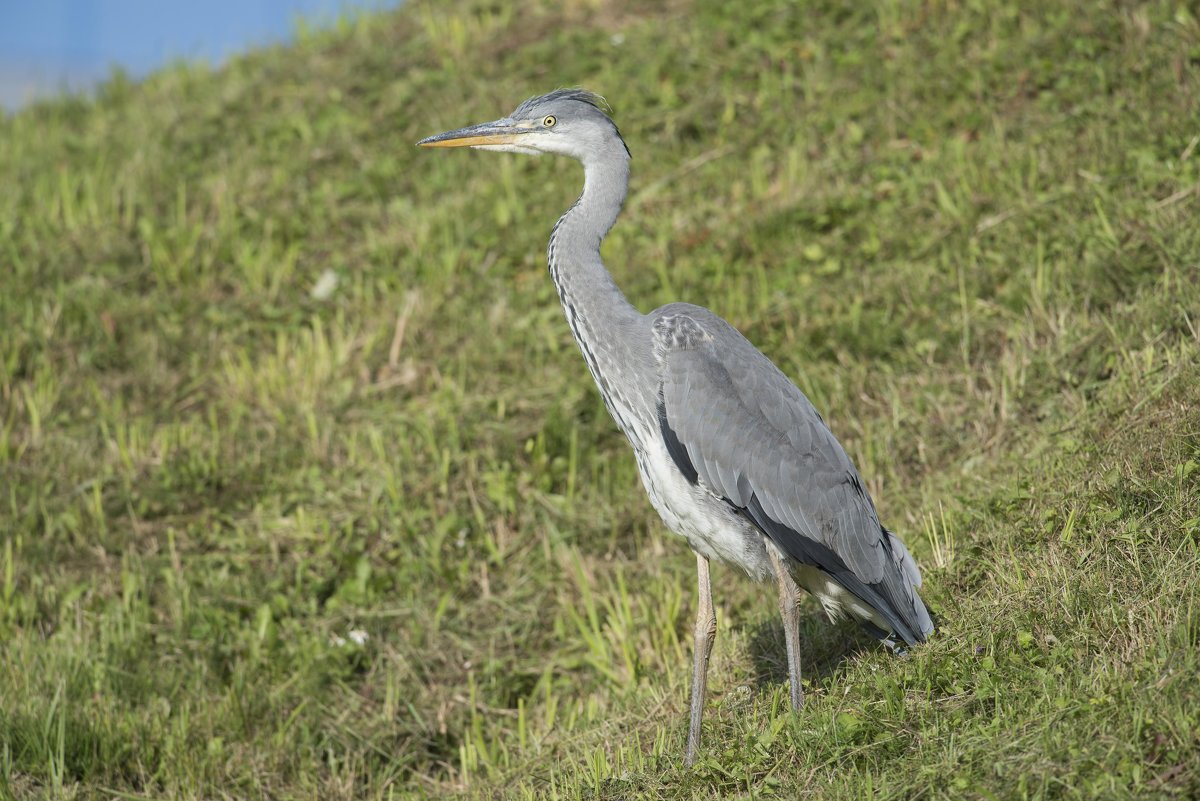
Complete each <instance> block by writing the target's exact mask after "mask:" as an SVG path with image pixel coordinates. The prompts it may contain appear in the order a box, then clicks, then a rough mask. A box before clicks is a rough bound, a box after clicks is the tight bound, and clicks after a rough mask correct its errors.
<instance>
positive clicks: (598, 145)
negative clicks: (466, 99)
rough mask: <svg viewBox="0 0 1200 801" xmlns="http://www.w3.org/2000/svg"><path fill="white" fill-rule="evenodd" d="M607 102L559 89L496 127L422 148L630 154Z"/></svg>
mask: <svg viewBox="0 0 1200 801" xmlns="http://www.w3.org/2000/svg"><path fill="white" fill-rule="evenodd" d="M606 106H607V104H606V103H605V102H604V98H602V97H600V96H599V95H594V94H592V93H591V92H585V91H583V90H582V89H556V90H555V91H553V92H551V93H550V94H548V95H542V96H540V97H531V98H529V99H528V100H526V101H525V102H524V103H522V104H521V105H519V106H517V108H516V110H515V111H513V113H512V114H509V115H508V116H507V117H504V118H502V119H498V120H495V121H493V122H485V123H482V124H480V125H470V126H468V127H466V128H459V129H458V130H455V131H447V132H446V133H440V134H435V135H434V136H429V137H426V138H425V139H422V140H421V141H420V142H417V144H418V145H420V146H421V147H473V148H477V149H479V150H500V151H504V152H508V153H526V154H529V155H532V156H538V155H541V154H542V153H555V154H558V155H561V156H570V157H572V158H575V159H578V160H579V161H582V162H585V163H586V162H587V161H588V159H589V158H591V157H594V156H598V155H601V154H604V153H607V152H610V151H613V150H614V149H616V150H617V151H619V152H622V153H623V155H624V156H625V157H626V158H628V156H629V151H628V150H627V149H626V148H625V142H624V141H623V140H622V139H621V134H620V133H619V132H618V131H617V126H616V125H614V124H613V121H612V120H611V119H609V117H608V115H607V114H606V113H605V112H604V108H605V107H606Z"/></svg>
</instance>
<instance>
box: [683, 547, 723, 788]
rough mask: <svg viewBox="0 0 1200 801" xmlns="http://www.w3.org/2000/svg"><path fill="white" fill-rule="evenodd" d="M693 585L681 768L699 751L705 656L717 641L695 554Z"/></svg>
mask: <svg viewBox="0 0 1200 801" xmlns="http://www.w3.org/2000/svg"><path fill="white" fill-rule="evenodd" d="M696 573H697V583H698V584H699V588H700V604H699V607H698V608H697V609H696V630H695V633H694V644H695V652H694V654H693V658H694V659H695V661H694V662H693V664H692V718H691V724H690V725H689V726H688V741H687V755H686V756H685V757H684V758H683V763H684V764H685V765H688V766H691V765H693V764H695V762H696V753H697V752H698V751H699V750H700V719H701V718H702V717H703V716H704V695H705V691H706V689H707V687H708V655H709V654H710V653H712V647H713V640H715V639H716V638H717V616H716V614H714V613H713V604H712V583H711V582H710V581H709V578H708V559H706V558H705V557H703V556H701V555H700V554H696Z"/></svg>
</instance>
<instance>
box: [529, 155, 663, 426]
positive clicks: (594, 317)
mask: <svg viewBox="0 0 1200 801" xmlns="http://www.w3.org/2000/svg"><path fill="white" fill-rule="evenodd" d="M583 167H584V183H583V194H582V195H580V196H579V200H578V201H576V202H575V205H574V206H572V207H571V208H570V209H568V210H567V212H566V214H564V215H563V216H562V217H561V218H559V221H558V223H557V224H556V225H555V226H554V231H553V233H552V234H551V235H550V247H549V253H548V256H549V262H550V276H551V278H553V279H554V285H555V287H556V288H557V289H558V297H559V300H561V301H562V306H563V311H564V313H565V314H566V317H567V323H568V324H569V325H570V326H571V333H572V334H573V335H574V337H575V341H576V342H577V343H578V344H579V349H580V350H581V351H582V352H583V358H584V360H585V361H586V362H587V365H588V369H589V370H590V371H591V373H592V377H593V378H595V380H596V385H597V387H599V389H600V394H601V396H603V398H604V403H605V405H606V406H607V407H608V410H609V412H610V413H611V414H612V416H613V418H614V419H615V420H616V421H617V424H618V425H619V426H620V427H621V428H622V429H623V430H624V431H625V433H626V434H628V435H629V436H630V437H631V438H634V437H635V436H636V435H637V434H638V432H639V431H640V429H641V428H642V426H640V425H634V423H635V419H634V418H641V417H644V416H645V410H644V408H643V407H644V406H645V404H644V402H643V401H642V399H641V398H640V397H638V396H637V395H636V393H631V392H629V391H622V389H621V386H619V384H624V385H626V386H628V385H629V383H630V382H629V381H628V379H631V378H632V376H631V375H630V373H631V372H634V371H636V370H637V369H638V368H639V367H640V366H641V365H643V364H644V363H645V358H644V357H645V356H646V355H647V354H642V353H641V352H639V350H638V349H639V347H640V344H639V343H640V340H641V338H640V337H638V336H636V333H637V332H636V331H635V330H634V326H635V325H636V323H637V322H638V321H639V320H640V319H641V317H642V315H641V313H640V312H638V310H637V309H635V308H634V307H633V306H632V305H631V304H630V303H629V301H627V300H626V299H625V296H624V295H623V294H621V290H620V289H619V288H617V285H616V283H614V282H613V279H612V276H611V275H609V272H608V270H607V269H606V268H605V267H604V262H603V261H601V259H600V243H601V241H603V239H604V236H605V235H606V234H607V233H608V231H609V229H610V228H612V226H613V223H614V222H616V219H617V215H618V214H619V213H620V211H621V204H622V203H623V202H624V201H625V193H626V191H627V190H628V187H629V155H628V152H627V151H626V150H625V145H624V143H622V142H621V141H620V140H619V139H618V140H616V141H615V142H614V143H613V147H612V148H610V149H608V150H606V151H605V152H603V153H601V154H600V155H598V156H597V157H595V158H593V159H589V160H588V161H586V162H585V163H584V165H583ZM618 377H619V378H623V379H626V380H625V381H620V382H618V381H616V379H617V378H618ZM635 429H637V431H635Z"/></svg>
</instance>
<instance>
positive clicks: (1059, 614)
mask: <svg viewBox="0 0 1200 801" xmlns="http://www.w3.org/2000/svg"><path fill="white" fill-rule="evenodd" d="M577 84H578V85H584V86H587V87H589V88H593V89H595V90H598V91H601V92H603V93H605V94H606V95H607V96H608V98H609V100H610V101H611V102H612V104H613V105H614V107H615V108H616V119H617V121H618V123H619V124H620V126H621V129H622V131H623V132H624V134H625V136H626V138H627V139H628V140H629V143H630V148H631V150H632V151H633V154H634V163H633V169H634V178H633V186H632V191H631V197H630V201H629V203H628V205H627V213H626V215H625V217H624V220H623V222H621V223H619V224H618V227H617V228H616V229H615V230H614V232H613V235H612V237H611V239H610V241H609V243H608V244H607V245H606V257H607V259H608V261H609V264H610V265H611V266H612V268H613V270H614V272H615V274H616V275H617V277H618V280H619V281H620V283H621V284H622V286H623V287H624V288H625V289H626V291H627V294H628V295H629V296H630V297H631V298H632V299H633V300H634V301H635V302H636V303H637V304H638V305H639V306H640V307H642V308H643V309H649V308H652V307H653V306H655V305H658V304H660V303H663V302H666V301H669V300H675V299H687V300H691V301H693V302H697V303H702V304H704V305H707V306H709V307H710V308H713V309H714V310H715V311H717V312H718V313H720V314H722V315H724V316H726V317H727V318H728V319H730V320H731V321H732V322H733V323H734V324H736V325H737V326H739V327H740V328H741V329H742V330H743V331H744V332H745V333H746V334H747V335H748V336H749V337H750V338H751V339H752V340H753V341H755V342H756V343H757V344H758V345H759V346H760V347H761V348H762V349H763V350H764V351H765V352H766V353H767V354H768V355H769V356H771V357H772V358H773V359H774V360H776V362H777V363H778V364H779V365H780V366H781V367H782V368H783V369H784V370H785V371H786V372H787V373H788V374H789V375H791V376H793V377H794V378H795V379H796V380H797V381H798V382H799V383H800V385H801V386H802V387H803V388H804V389H805V390H806V392H808V394H809V395H810V397H811V398H812V399H813V401H814V403H816V405H817V406H818V407H819V408H820V409H822V410H823V411H825V412H826V413H827V415H826V416H827V419H828V420H829V421H830V423H831V426H832V427H833V429H834V431H835V432H836V433H837V434H838V435H839V437H840V438H841V439H842V441H843V443H845V445H846V446H847V448H848V450H849V451H850V452H851V454H852V455H853V457H854V458H855V460H856V462H857V463H858V465H859V467H860V469H861V471H862V473H863V475H864V477H865V478H866V480H867V481H868V482H869V484H870V489H871V490H872V492H873V493H874V495H875V497H876V498H877V500H878V503H879V505H880V511H881V514H882V516H883V518H884V519H885V520H886V521H887V522H888V523H889V525H891V526H892V527H894V528H896V529H897V530H899V531H900V532H901V533H902V535H903V536H904V537H905V539H906V541H907V542H908V543H909V545H910V547H911V548H912V550H913V551H914V553H915V554H916V556H917V558H918V561H919V562H920V563H921V564H922V565H923V567H924V572H925V579H926V584H925V590H924V594H925V596H926V598H927V600H928V601H929V602H930V604H931V605H932V606H933V607H934V608H935V609H937V610H938V611H939V613H940V616H941V629H940V632H939V634H938V636H937V637H935V638H934V639H933V640H932V641H931V642H930V643H928V645H926V646H924V647H922V648H920V649H917V650H915V651H914V652H913V653H912V655H911V657H910V658H908V659H894V658H891V657H889V655H888V654H887V653H886V652H884V651H882V650H881V649H879V648H877V647H875V646H874V645H873V644H872V643H870V642H869V641H868V640H867V639H865V638H864V637H862V636H861V635H860V634H859V633H858V632H857V631H856V630H854V629H853V628H851V627H846V626H830V625H828V624H827V623H826V622H825V621H824V620H822V619H821V618H820V615H819V612H818V610H817V609H816V607H815V605H811V604H810V605H808V606H806V607H805V620H804V623H803V632H802V636H803V640H804V645H805V654H804V663H805V669H806V671H807V674H806V689H807V692H808V698H809V702H808V705H807V706H806V707H805V709H804V710H803V711H802V712H801V713H799V714H796V715H792V714H789V713H788V712H787V709H786V707H787V699H786V688H785V686H784V683H783V671H784V667H783V662H784V656H783V645H782V637H781V631H780V629H779V627H778V624H777V623H776V622H775V613H774V600H773V593H771V592H768V591H767V590H766V589H765V588H763V587H761V586H756V585H752V584H750V583H749V582H747V581H745V580H743V579H741V578H739V577H738V576H735V575H733V574H732V573H731V572H730V571H729V570H727V569H724V568H720V567H718V568H716V571H715V576H716V584H717V586H718V598H717V603H718V625H719V633H718V639H717V645H716V648H715V651H714V665H713V671H712V676H711V684H710V688H711V694H712V700H711V702H710V705H709V707H708V710H707V717H706V728H705V740H704V747H703V758H702V761H701V763H700V764H699V766H698V767H697V769H695V770H690V771H689V770H684V769H683V768H682V766H681V764H680V756H681V754H682V751H683V743H684V737H685V734H686V721H685V718H684V713H685V709H686V703H687V682H688V670H689V664H690V644H689V636H688V635H689V632H690V628H691V619H692V613H693V609H694V602H695V601H694V597H693V585H692V582H693V580H694V579H693V575H692V571H693V561H692V558H691V556H690V554H689V553H688V552H687V549H686V548H685V547H684V545H683V544H682V543H681V542H679V541H677V540H676V539H674V538H673V537H672V536H671V535H669V534H668V533H666V532H665V531H664V530H663V528H662V526H661V525H660V524H659V522H658V521H657V520H656V518H655V515H654V513H653V511H652V510H651V508H650V506H649V504H648V503H647V502H646V501H645V499H644V498H643V497H642V492H641V488H640V484H639V482H638V479H637V475H636V468H635V465H634V463H633V459H632V458H631V456H630V454H629V452H628V449H627V446H626V445H625V443H624V442H623V441H622V439H621V437H620V435H619V433H617V432H616V430H615V427H614V426H613V424H612V423H611V421H609V420H608V418H607V416H606V414H605V412H604V409H603V406H602V404H601V402H600V400H599V397H598V395H597V393H596V392H595V390H594V389H593V388H592V386H591V382H590V380H589V378H588V376H587V373H586V370H585V369H584V367H583V363H582V360H581V359H580V358H579V356H578V354H577V353H576V352H575V349H574V346H573V344H572V342H571V340H570V337H569V333H568V331H567V327H566V326H565V325H564V324H563V321H562V319H561V312H560V311H559V309H558V307H557V305H556V298H555V295H554V291H553V288H552V286H551V284H550V281H549V279H548V277H547V276H546V275H545V267H544V247H545V241H546V238H547V235H548V231H549V228H550V225H551V224H552V223H553V221H554V219H555V218H556V216H557V214H558V213H560V212H561V210H562V209H563V208H565V207H566V205H567V204H569V203H570V202H571V200H573V198H574V196H575V193H576V192H577V191H578V188H579V185H580V175H579V172H578V170H577V169H576V168H574V167H573V166H569V165H565V164H563V163H559V162H556V161H554V160H551V159H539V160H532V159H523V158H518V157H508V156H495V155H490V154H476V153H453V154H437V153H427V152H418V151H417V150H416V149H415V148H414V147H413V146H412V143H413V142H414V141H416V140H417V139H418V138H420V137H421V136H424V135H427V134H429V133H433V132H436V131H439V130H445V129H447V128H451V127H457V126H459V125H463V124H467V123H470V122H475V121H481V120H486V119H492V118H494V117H496V116H498V115H500V114H502V113H504V112H506V111H508V110H509V109H510V108H511V107H512V106H514V105H515V104H516V103H517V102H519V101H520V100H522V99H524V98H525V97H527V96H529V95H532V94H537V93H539V92H542V91H546V90H548V89H550V88H553V87H556V86H562V85H577ZM1198 119H1200V22H1198V21H1197V18H1196V16H1195V15H1194V12H1191V11H1189V10H1188V7H1187V5H1186V4H1180V3H1171V2H1147V3H1123V4H1117V5H1112V4H1098V3H1090V2H1085V1H1084V0H1059V2H1055V3H1051V4H1044V3H1042V4H1038V3H1023V4H1010V5H1006V6H1004V7H995V6H994V5H993V4H986V3H978V2H972V1H971V0H966V1H965V2H959V1H957V0H950V1H949V2H885V3H880V4H861V5H853V4H849V5H847V4H836V3H825V2H819V1H816V2H806V3H803V4H774V3H765V2H756V3H752V4H729V3H719V2H707V1H705V2H694V3H684V2H673V3H668V4H657V3H648V2H639V1H638V0H630V1H629V2H617V1H616V0H613V1H612V2H608V1H607V0H589V1H585V0H573V1H572V2H568V3H565V4H563V5H562V6H561V7H558V6H549V5H547V6H540V5H533V4H527V3H522V4H519V5H515V6H513V7H508V6H504V5H495V4H488V3H483V2H474V1H473V0H455V1H454V2H450V3H432V2H416V1H414V2H409V3H406V4H405V6H404V8H403V9H401V10H399V11H398V12H395V13H392V14H385V15H368V16H363V17H361V18H358V19H354V20H345V21H343V23H342V24H341V25H340V26H339V27H338V28H337V29H336V30H333V31H329V32H314V31H310V30H304V31H302V32H301V36H300V40H299V41H298V43H297V44H296V45H294V46H292V47H287V48H274V49H269V50H264V51H260V52H255V53H251V54H249V55H247V56H245V57H243V58H239V59H236V60H234V61H232V62H231V63H230V64H228V65H227V66H225V67H224V68H222V69H220V70H217V71H213V70H211V69H209V68H206V67H203V66H189V65H178V66H175V67H172V68H170V69H167V70H164V71H162V72H160V73H157V74H155V75H153V76H151V77H150V78H149V79H147V80H146V81H144V82H141V83H133V82H131V81H129V80H128V79H125V78H123V77H121V76H119V75H118V76H115V77H114V78H113V79H112V80H110V81H109V82H108V83H107V84H106V85H105V86H104V87H102V88H101V90H100V91H99V93H98V95H97V96H96V98H94V99H86V98H79V97H76V98H64V99H61V100H55V101H51V102H45V103H41V104H38V105H35V106H33V107H30V108H28V109H26V110H24V111H22V112H20V113H18V114H15V115H11V116H9V117H7V118H3V119H0V185H3V186H4V187H5V190H4V191H3V192H0V278H2V281H3V291H2V292H0V323H2V327H3V335H2V336H0V654H2V656H0V796H7V797H13V798H55V799H57V798H64V799H112V798H177V799H216V798H254V799H290V798H321V799H342V798H346V799H349V798H365V799H385V798H393V797H445V796H461V797H465V798H496V797H513V798H560V799H565V798H631V797H637V798H663V799H674V798H705V797H712V796H716V795H720V796H728V797H742V798H758V797H771V796H775V797H780V798H795V797H798V796H800V795H801V794H804V796H805V797H813V798H825V799H850V798H854V799H861V798H953V799H958V798H972V799H975V798H978V799H992V798H1039V799H1040V798H1048V799H1049V798H1055V799H1057V798H1139V799H1142V798H1172V797H1174V798H1183V797H1194V796H1196V795H1197V794H1200V740H1198V736H1197V727H1196V723H1195V721H1196V715H1197V710H1198V709H1200V697H1198V691H1197V685H1196V681H1195V677H1196V675H1197V671H1198V670H1200V599H1198V598H1197V589H1196V588H1197V586H1200V500H1198V498H1200V467H1198V465H1200V411H1197V410H1198V409H1200V358H1198V356H1197V354H1198V345H1200V278H1198V276H1200V269H1198V268H1200V263H1198V262H1200V259H1198V254H1200V226H1198V225H1197V224H1196V220H1197V218H1198V217H1197V214H1198V211H1200V189H1198V185H1200V144H1198V143H1200V127H1198V125H1197V122H1196V121H1197V120H1198ZM333 281H336V286H334V287H333V288H332V289H330V284H331V282H333ZM318 285H321V291H319V292H314V288H316V287H317V286H318Z"/></svg>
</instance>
